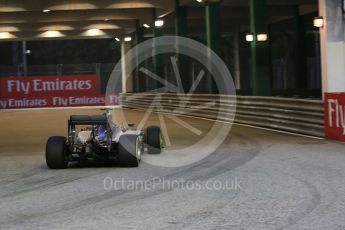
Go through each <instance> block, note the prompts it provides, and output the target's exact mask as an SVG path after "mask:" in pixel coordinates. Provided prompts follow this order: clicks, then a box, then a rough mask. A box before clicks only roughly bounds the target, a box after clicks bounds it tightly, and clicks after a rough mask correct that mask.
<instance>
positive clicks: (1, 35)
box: [0, 32, 15, 39]
mask: <svg viewBox="0 0 345 230" xmlns="http://www.w3.org/2000/svg"><path fill="white" fill-rule="evenodd" d="M9 38H15V36H14V35H13V34H11V33H9V32H0V39H9Z"/></svg>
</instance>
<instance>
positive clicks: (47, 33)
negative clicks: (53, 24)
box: [39, 30, 65, 38]
mask: <svg viewBox="0 0 345 230" xmlns="http://www.w3.org/2000/svg"><path fill="white" fill-rule="evenodd" d="M64 36H65V35H64V34H63V33H61V32H60V31H57V30H48V31H45V32H43V33H41V34H40V35H39V37H43V38H57V37H64Z"/></svg>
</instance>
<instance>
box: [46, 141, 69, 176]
mask: <svg viewBox="0 0 345 230" xmlns="http://www.w3.org/2000/svg"><path fill="white" fill-rule="evenodd" d="M46 162H47V165H48V167H49V168H50V169H65V168H67V166H68V156H67V146H66V138H65V137H60V136H55V137H50V138H49V139H48V141H47V145H46Z"/></svg>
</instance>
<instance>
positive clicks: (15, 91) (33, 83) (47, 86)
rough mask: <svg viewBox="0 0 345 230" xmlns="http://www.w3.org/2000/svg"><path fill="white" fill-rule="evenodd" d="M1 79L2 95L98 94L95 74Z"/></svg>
mask: <svg viewBox="0 0 345 230" xmlns="http://www.w3.org/2000/svg"><path fill="white" fill-rule="evenodd" d="M0 79H1V83H0V84H1V96H2V97H22V96H26V97H29V96H30V97H31V96H57V95H61V96H66V95H68V94H71V93H72V94H73V95H83V94H85V95H86V94H98V79H97V76H94V75H81V76H62V77H55V76H54V77H15V78H0Z"/></svg>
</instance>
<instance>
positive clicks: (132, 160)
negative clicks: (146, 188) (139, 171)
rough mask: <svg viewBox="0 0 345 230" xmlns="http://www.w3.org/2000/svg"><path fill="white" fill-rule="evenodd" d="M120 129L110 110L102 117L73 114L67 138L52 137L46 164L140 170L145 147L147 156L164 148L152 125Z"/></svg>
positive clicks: (48, 142) (69, 121)
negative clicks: (90, 164) (143, 128)
mask: <svg viewBox="0 0 345 230" xmlns="http://www.w3.org/2000/svg"><path fill="white" fill-rule="evenodd" d="M128 126H129V127H120V126H118V125H117V124H115V123H114V122H113V120H112V115H111V113H110V112H109V110H107V112H106V113H105V114H103V115H96V116H86V115H72V116H71V117H70V119H69V120H68V138H67V139H66V138H65V137H62V136H53V137H50V138H49V139H48V141H47V145H46V162H47V165H48V167H49V168H51V169H64V168H67V166H68V163H69V162H73V161H78V162H83V161H117V162H119V164H120V166H122V167H137V166H138V165H139V162H140V159H141V154H142V153H143V151H144V149H145V146H147V150H148V153H150V154H159V153H160V152H161V149H162V148H163V141H162V136H161V131H160V128H159V127H158V126H150V127H148V128H147V129H146V131H145V132H144V131H141V130H133V129H131V128H130V127H131V126H133V125H128Z"/></svg>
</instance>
